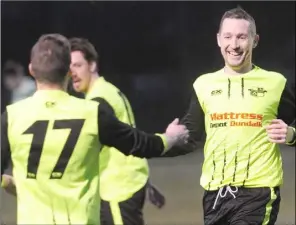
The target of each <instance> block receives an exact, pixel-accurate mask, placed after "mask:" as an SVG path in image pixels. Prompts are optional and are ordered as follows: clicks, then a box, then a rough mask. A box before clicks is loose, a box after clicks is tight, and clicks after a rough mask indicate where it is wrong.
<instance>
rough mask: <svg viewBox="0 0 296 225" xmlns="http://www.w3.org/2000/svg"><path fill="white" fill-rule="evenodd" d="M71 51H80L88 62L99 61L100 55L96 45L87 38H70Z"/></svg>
mask: <svg viewBox="0 0 296 225" xmlns="http://www.w3.org/2000/svg"><path fill="white" fill-rule="evenodd" d="M70 44H71V51H72V52H74V51H79V52H81V53H82V54H83V56H84V58H85V60H86V61H87V62H89V63H90V62H95V63H98V60H99V55H98V53H97V51H96V48H95V46H94V45H93V44H92V43H90V41H89V40H87V39H86V38H78V37H75V38H70Z"/></svg>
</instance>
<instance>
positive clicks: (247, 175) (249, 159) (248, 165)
mask: <svg viewBox="0 0 296 225" xmlns="http://www.w3.org/2000/svg"><path fill="white" fill-rule="evenodd" d="M250 161H251V147H250V152H249V158H248V164H247V171H246V178H245V179H244V181H243V186H245V183H246V180H247V179H248V178H249V169H250Z"/></svg>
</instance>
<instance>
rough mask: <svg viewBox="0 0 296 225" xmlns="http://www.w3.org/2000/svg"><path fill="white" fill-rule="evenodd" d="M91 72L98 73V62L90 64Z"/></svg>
mask: <svg viewBox="0 0 296 225" xmlns="http://www.w3.org/2000/svg"><path fill="white" fill-rule="evenodd" d="M90 72H92V73H95V72H97V63H96V62H91V63H90Z"/></svg>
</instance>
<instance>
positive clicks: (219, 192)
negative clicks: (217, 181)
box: [213, 186, 238, 209]
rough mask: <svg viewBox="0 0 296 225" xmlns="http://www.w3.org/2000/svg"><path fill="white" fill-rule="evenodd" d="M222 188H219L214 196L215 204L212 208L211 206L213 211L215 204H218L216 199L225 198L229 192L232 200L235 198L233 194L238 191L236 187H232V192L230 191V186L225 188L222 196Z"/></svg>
mask: <svg viewBox="0 0 296 225" xmlns="http://www.w3.org/2000/svg"><path fill="white" fill-rule="evenodd" d="M223 189H224V187H221V188H220V189H219V191H218V193H217V196H216V200H215V203H214V206H213V209H215V207H216V204H217V202H218V198H219V197H221V198H225V197H226V195H227V193H228V192H229V193H230V194H231V195H232V197H233V198H236V196H235V194H234V193H236V192H237V191H238V188H237V187H234V190H232V189H231V187H230V186H226V191H225V193H224V194H222V191H223Z"/></svg>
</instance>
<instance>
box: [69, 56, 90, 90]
mask: <svg viewBox="0 0 296 225" xmlns="http://www.w3.org/2000/svg"><path fill="white" fill-rule="evenodd" d="M70 72H71V73H70V74H71V77H72V84H73V88H74V90H75V91H77V92H83V93H86V92H87V90H88V88H89V85H90V82H91V77H92V71H91V65H90V64H89V63H88V61H87V60H86V59H85V58H84V55H83V53H82V52H80V51H74V52H72V53H71V65H70Z"/></svg>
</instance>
